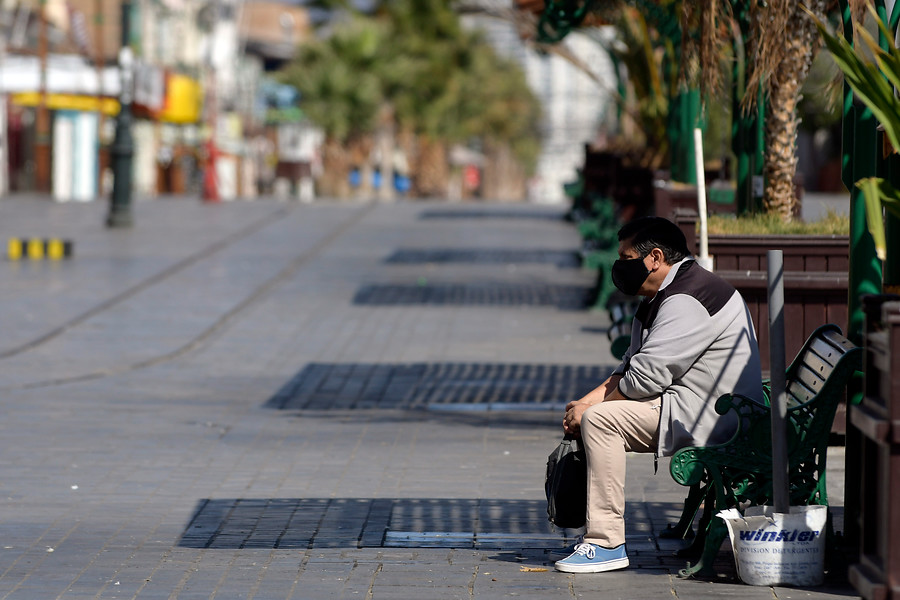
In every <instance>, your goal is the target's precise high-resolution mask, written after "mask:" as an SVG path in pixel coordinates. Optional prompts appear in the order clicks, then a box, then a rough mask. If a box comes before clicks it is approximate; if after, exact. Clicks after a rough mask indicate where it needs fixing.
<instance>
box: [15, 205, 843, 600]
mask: <svg viewBox="0 0 900 600" xmlns="http://www.w3.org/2000/svg"><path fill="white" fill-rule="evenodd" d="M134 210H135V227H134V228H133V229H132V230H126V231H120V230H115V231H110V230H107V229H106V228H105V227H104V226H103V221H104V216H105V211H106V206H105V205H104V204H102V203H92V204H85V205H79V204H67V205H60V204H53V203H51V202H49V201H47V200H44V199H42V198H37V197H13V198H5V199H2V200H0V233H2V236H3V242H4V244H5V240H6V238H8V237H10V236H19V235H22V236H36V237H51V236H52V237H62V238H67V239H71V240H73V241H74V244H75V252H74V257H73V258H72V259H70V260H66V261H61V262H39V261H31V262H28V261H23V262H10V261H6V260H0V282H2V286H0V332H2V337H0V440H2V446H0V448H2V450H0V598H38V599H44V598H136V597H138V598H184V599H187V598H212V597H215V598H260V599H269V598H273V599H275V598H298V599H320V598H321V599H331V598H360V599H379V600H381V599H384V600H392V599H397V600H400V599H404V598H416V599H422V598H424V599H432V598H433V599H444V598H461V599H468V598H480V599H492V598H505V597H519V598H588V597H593V598H604V599H607V598H623V599H642V598H647V599H656V598H671V597H677V598H700V599H702V598H718V597H722V596H727V597H730V598H773V597H776V598H815V599H824V598H834V597H838V596H841V597H854V596H855V592H854V591H853V590H852V589H851V588H849V587H848V586H847V584H846V583H842V582H841V581H840V580H839V579H831V580H829V581H828V583H827V584H826V585H825V586H823V587H821V588H816V589H809V590H806V589H787V588H758V587H750V586H746V585H743V584H741V583H739V582H738V581H736V579H735V577H734V569H733V565H732V563H731V557H730V553H728V552H723V553H722V554H721V564H720V568H721V571H722V576H721V577H720V578H719V579H718V580H716V581H713V582H710V581H697V580H682V579H679V578H677V577H676V576H675V574H676V572H677V570H678V568H680V567H681V566H683V564H682V563H683V561H682V560H680V559H677V558H674V557H673V556H672V553H673V551H674V550H675V549H676V548H677V544H676V543H675V542H671V541H666V540H660V539H659V538H658V537H657V536H656V535H655V532H658V531H659V530H660V529H662V528H663V527H664V525H665V524H666V523H667V522H669V521H671V520H673V519H674V518H675V517H676V516H677V515H678V513H679V509H680V504H681V501H682V499H683V498H684V494H685V490H684V489H683V488H680V487H679V486H677V485H675V484H674V483H673V482H672V481H671V479H670V478H669V476H668V474H667V470H666V465H665V464H661V465H660V471H659V473H658V474H656V475H654V474H653V461H652V459H651V458H650V457H648V456H634V457H631V458H630V459H629V463H628V468H629V479H628V489H627V493H628V500H629V503H628V521H627V523H628V545H629V552H630V555H631V560H632V566H631V567H630V568H629V569H627V570H624V571H617V572H613V573H606V574H600V575H565V574H561V573H556V572H554V571H553V569H552V562H551V560H550V558H549V556H548V550H549V549H551V548H559V547H561V546H563V545H564V544H565V543H566V539H565V537H564V532H560V531H555V530H553V528H551V527H550V526H549V524H548V523H547V521H546V516H545V503H544V502H543V500H542V496H543V489H542V486H543V469H544V463H545V461H546V457H547V454H548V453H549V452H550V450H551V449H552V448H553V446H554V445H555V444H556V442H557V440H558V438H559V434H560V431H559V418H560V412H559V408H560V407H561V406H562V405H564V403H565V402H566V401H567V400H569V399H571V398H573V397H575V396H577V395H578V394H579V393H583V391H585V390H586V389H589V388H590V386H591V385H593V384H594V383H596V382H597V381H598V380H600V379H602V378H603V377H605V375H606V373H607V372H608V369H609V368H610V367H611V366H612V365H613V364H614V362H615V361H614V359H613V358H612V356H611V355H610V353H609V350H608V341H607V339H606V336H605V327H606V326H607V325H608V321H607V319H606V316H605V315H604V314H602V313H594V312H590V311H586V310H583V308H582V303H583V301H584V297H585V296H584V294H585V291H586V290H587V289H588V288H589V287H590V284H591V277H590V275H589V274H587V273H584V272H582V271H580V270H579V269H578V268H577V267H576V266H575V263H574V262H573V253H574V251H575V248H576V246H577V236H576V235H575V233H574V231H573V229H572V227H571V226H570V225H568V224H566V223H565V222H564V221H562V220H561V219H560V209H558V208H553V207H537V206H510V205H493V206H477V205H446V204H428V203H398V204H392V205H370V204H338V203H332V204H328V203H321V204H314V205H302V206H300V205H292V204H282V203H278V202H275V201H265V200H263V201H256V202H248V203H229V204H221V205H203V204H201V203H199V202H198V201H196V200H194V199H188V198H161V199H154V200H142V201H138V202H136V204H135V208H134ZM841 469H842V460H841V456H840V453H839V452H837V454H836V455H835V456H834V457H833V459H832V461H831V463H830V476H831V479H830V483H831V484H832V485H833V486H835V492H833V493H832V494H831V498H832V499H839V498H840V496H841V494H840V484H841V482H842V476H841Z"/></svg>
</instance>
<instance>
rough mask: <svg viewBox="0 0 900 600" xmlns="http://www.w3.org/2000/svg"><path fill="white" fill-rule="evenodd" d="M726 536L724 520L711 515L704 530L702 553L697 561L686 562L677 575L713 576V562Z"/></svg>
mask: <svg viewBox="0 0 900 600" xmlns="http://www.w3.org/2000/svg"><path fill="white" fill-rule="evenodd" d="M726 537H728V528H727V527H726V526H725V522H724V521H722V519H720V518H719V517H713V518H712V520H711V521H710V523H709V526H708V528H707V530H706V540H705V542H704V544H703V553H702V554H701V555H700V558H699V559H698V560H697V562H695V563H693V564H688V566H687V568H684V569H681V570H680V571H678V576H679V577H695V576H696V577H715V575H716V570H715V569H714V568H713V563H714V562H715V560H716V556H717V555H718V554H719V548H721V547H722V542H724V541H725V538H726Z"/></svg>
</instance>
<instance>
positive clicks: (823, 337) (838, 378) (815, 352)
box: [785, 324, 862, 463]
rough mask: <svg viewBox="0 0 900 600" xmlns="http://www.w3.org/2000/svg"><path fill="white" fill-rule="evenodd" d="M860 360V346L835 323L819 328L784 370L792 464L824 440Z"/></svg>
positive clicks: (821, 449) (789, 449)
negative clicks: (847, 336) (845, 335)
mask: <svg viewBox="0 0 900 600" xmlns="http://www.w3.org/2000/svg"><path fill="white" fill-rule="evenodd" d="M861 360H862V349H861V348H859V347H857V346H855V345H854V344H853V343H852V342H851V341H850V340H848V339H847V338H846V337H844V336H843V335H842V334H841V330H840V328H839V327H838V326H837V325H831V324H829V325H823V326H822V327H819V328H818V329H816V330H815V331H814V332H813V333H812V335H810V337H809V338H808V339H807V340H806V343H805V344H803V347H802V348H801V349H800V352H799V353H798V354H797V357H796V358H795V359H794V361H793V362H792V363H791V366H790V367H788V369H787V371H786V373H785V383H786V386H785V392H786V396H787V398H786V399H787V409H788V411H787V414H788V423H789V426H788V451H789V454H790V457H791V462H792V463H793V462H794V460H796V459H801V457H803V456H808V452H809V451H810V450H812V448H813V447H816V446H820V445H823V444H822V442H823V441H824V440H827V437H828V435H829V434H830V432H831V426H832V423H833V421H834V415H835V412H836V410H837V406H838V403H839V402H840V400H841V399H842V398H843V396H844V391H845V389H846V385H847V382H848V381H849V379H850V377H851V376H852V375H853V373H854V372H855V371H857V370H859V369H860V368H861ZM818 450H819V451H824V448H818Z"/></svg>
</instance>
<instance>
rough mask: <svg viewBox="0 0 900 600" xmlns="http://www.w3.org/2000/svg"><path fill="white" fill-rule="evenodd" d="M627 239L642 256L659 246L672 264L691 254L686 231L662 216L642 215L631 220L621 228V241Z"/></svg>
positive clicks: (667, 260)
mask: <svg viewBox="0 0 900 600" xmlns="http://www.w3.org/2000/svg"><path fill="white" fill-rule="evenodd" d="M627 240H631V247H632V248H633V249H634V251H635V252H637V253H638V254H639V255H640V256H641V257H645V256H647V255H648V254H650V251H651V250H653V249H654V248H659V249H660V250H662V253H663V257H664V258H665V259H666V262H667V263H668V264H670V265H674V264H675V263H677V262H678V261H680V260H681V259H683V258H685V257H686V256H690V255H691V251H690V250H688V247H687V240H686V239H685V237H684V233H683V232H682V231H681V229H679V228H678V225H676V224H675V223H673V222H672V221H669V220H668V219H664V218H662V217H640V218H638V219H635V220H633V221H629V222H628V223H626V224H625V225H623V226H622V228H621V229H619V241H620V242H624V241H627Z"/></svg>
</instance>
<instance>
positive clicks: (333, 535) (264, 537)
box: [178, 498, 566, 549]
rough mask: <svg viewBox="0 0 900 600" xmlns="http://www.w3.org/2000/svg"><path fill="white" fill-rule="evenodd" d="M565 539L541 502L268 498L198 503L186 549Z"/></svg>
mask: <svg viewBox="0 0 900 600" xmlns="http://www.w3.org/2000/svg"><path fill="white" fill-rule="evenodd" d="M565 542H566V540H565V538H564V532H562V531H557V530H555V529H554V528H553V526H552V525H550V523H549V522H548V521H547V503H546V502H545V501H542V500H498V499H490V500H487V499H430V498H424V499H417V498H404V499H393V498H353V499H350V498H335V499H331V498H270V499H264V498H259V499H253V498H251V499H239V498H234V499H217V500H203V501H201V502H200V503H199V504H198V507H197V510H196V512H195V514H194V517H193V518H192V519H191V521H190V523H188V526H187V528H186V529H185V531H184V533H183V535H182V537H181V539H180V540H179V543H178V545H179V546H180V547H187V548H221V549H235V548H287V549H290V548H341V547H342V548H348V547H349V548H364V547H376V548H377V547H394V548H397V547H402V548H435V547H439V548H553V547H562V546H564V545H565Z"/></svg>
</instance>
